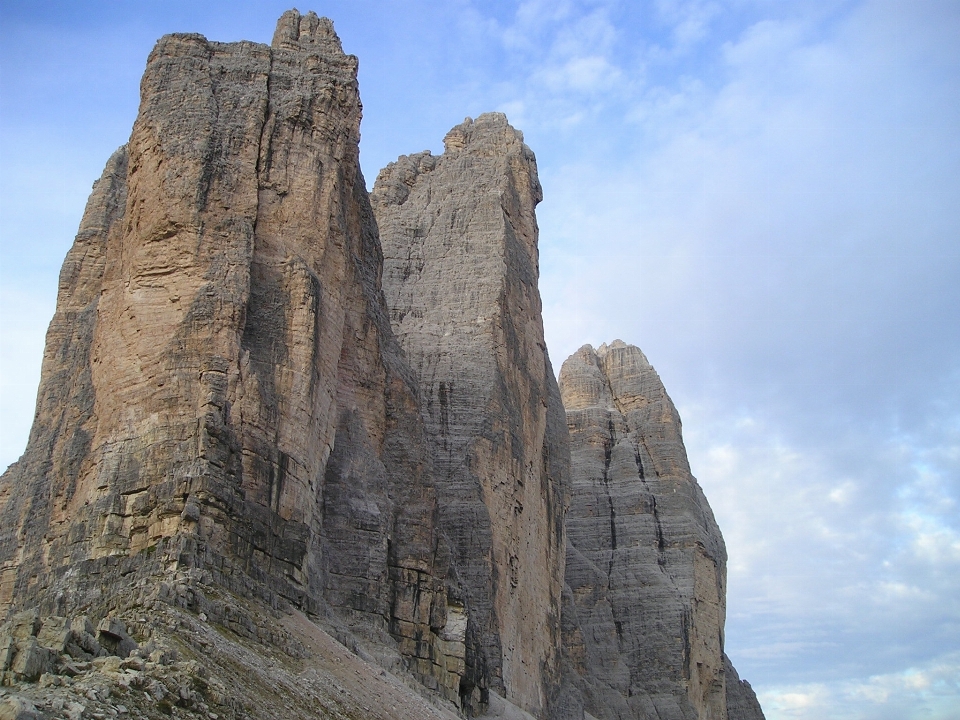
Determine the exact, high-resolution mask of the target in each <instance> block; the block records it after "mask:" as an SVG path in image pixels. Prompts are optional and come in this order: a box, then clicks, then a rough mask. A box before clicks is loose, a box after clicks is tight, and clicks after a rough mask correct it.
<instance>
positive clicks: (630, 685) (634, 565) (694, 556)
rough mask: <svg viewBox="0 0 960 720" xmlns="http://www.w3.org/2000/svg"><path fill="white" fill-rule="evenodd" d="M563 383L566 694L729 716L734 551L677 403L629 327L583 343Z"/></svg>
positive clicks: (694, 719) (615, 711)
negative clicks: (570, 689) (567, 442)
mask: <svg viewBox="0 0 960 720" xmlns="http://www.w3.org/2000/svg"><path fill="white" fill-rule="evenodd" d="M560 387H561V392H562V395H563V401H564V406H565V408H566V412H567V422H568V425H569V427H570V433H571V467H572V485H573V490H572V496H571V502H570V510H569V513H568V515H567V538H568V550H567V566H566V584H567V587H568V592H569V595H568V600H567V603H566V604H565V606H564V614H565V618H564V647H565V654H566V657H565V660H566V663H567V668H568V671H569V674H568V678H569V679H570V682H571V683H572V684H573V685H574V686H575V687H576V688H577V690H578V691H579V693H580V697H579V699H577V698H575V697H574V698H573V699H570V705H571V706H574V707H575V706H576V705H577V704H582V707H583V709H585V710H586V711H587V712H588V713H590V714H592V715H594V716H595V717H597V718H600V719H601V720H613V719H616V720H627V719H628V718H629V719H640V718H647V717H659V718H664V720H666V719H667V718H670V719H675V720H704V719H706V718H710V719H711V720H724V719H726V718H727V717H728V714H727V701H726V689H725V672H724V670H725V665H724V662H725V656H724V655H723V633H724V621H725V613H726V607H725V606H726V559H727V555H726V549H725V547H724V543H723V538H722V536H721V535H720V529H719V528H718V527H717V524H716V521H715V520H714V517H713V513H712V512H711V510H710V506H709V504H708V503H707V500H706V498H705V497H704V495H703V492H702V491H701V489H700V486H699V484H698V483H697V481H696V479H695V478H694V477H693V475H692V474H691V472H690V467H689V464H688V462H687V456H686V450H685V449H684V446H683V439H682V436H681V430H680V417H679V415H678V414H677V411H676V408H675V407H674V405H673V403H672V402H671V400H670V398H669V396H668V395H667V393H666V390H665V389H664V387H663V384H662V383H661V382H660V378H659V376H658V375H657V373H656V371H655V370H654V369H653V367H652V366H651V365H650V363H649V362H648V361H647V359H646V357H644V355H643V353H642V352H640V350H639V349H638V348H636V347H634V346H630V345H626V344H625V343H623V342H621V341H619V340H618V341H615V342H613V343H612V344H610V345H609V346H608V345H602V346H601V347H600V348H599V349H597V350H596V351H595V350H594V349H593V348H592V347H590V346H589V345H586V346H584V347H582V348H580V350H578V351H577V352H576V353H575V354H574V355H572V356H571V357H570V358H569V359H568V360H567V361H566V362H565V363H564V364H563V367H562V369H561V371H560ZM578 700H579V702H578ZM758 707H759V706H758ZM761 717H762V715H761ZM731 720H733V718H731ZM737 720H739V718H738V719H737Z"/></svg>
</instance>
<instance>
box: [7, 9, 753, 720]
mask: <svg viewBox="0 0 960 720" xmlns="http://www.w3.org/2000/svg"><path fill="white" fill-rule="evenodd" d="M360 116H361V105H360V100H359V95H358V89H357V60H356V58H354V57H352V56H349V55H346V54H344V52H343V50H342V48H341V45H340V41H339V39H338V38H337V36H336V34H335V33H334V31H333V26H332V23H331V22H330V21H329V20H326V19H322V18H318V17H317V16H316V15H314V14H313V13H308V14H306V15H301V14H300V13H299V12H297V11H295V10H291V11H289V12H287V13H285V14H284V15H283V17H281V18H280V21H279V23H278V25H277V29H276V33H275V35H274V38H273V42H272V44H271V45H270V46H267V45H261V44H256V43H249V42H239V43H217V42H211V41H208V40H207V39H206V38H204V37H202V36H200V35H193V34H177V35H169V36H166V37H164V38H162V39H161V40H160V41H159V42H158V43H157V45H156V47H155V48H154V50H153V52H152V53H151V54H150V57H149V59H148V61H147V67H146V71H145V73H144V77H143V81H142V85H141V105H140V110H139V114H138V116H137V119H136V122H135V124H134V127H133V131H132V133H131V136H130V139H129V142H128V143H127V144H126V145H125V146H124V147H122V148H121V149H120V150H118V151H117V152H116V153H115V154H114V155H113V157H111V158H110V160H109V161H108V163H107V166H106V168H105V170H104V172H103V175H102V177H101V178H100V180H99V181H98V182H97V183H96V184H95V186H94V190H93V193H92V194H91V197H90V200H89V202H88V204H87V208H86V211H85V214H84V217H83V220H82V222H81V225H80V230H79V233H78V234H77V237H76V240H75V242H74V244H73V247H72V248H71V249H70V251H69V253H68V255H67V258H66V260H65V262H64V265H63V270H62V273H61V276H60V287H59V294H58V299H57V309H56V314H55V315H54V318H53V320H52V322H51V324H50V328H49V331H48V334H47V344H46V348H45V353H44V360H43V368H42V377H41V383H40V390H39V393H38V398H37V410H36V416H35V421H34V425H33V429H32V431H31V435H30V440H29V443H28V446H27V448H26V450H25V452H24V454H23V456H22V457H21V459H20V460H19V462H17V463H15V464H14V465H12V466H11V467H10V468H9V469H8V470H7V472H5V473H4V474H3V476H2V477H0V623H2V624H0V716H3V717H6V716H7V715H11V714H12V716H13V717H17V718H24V719H25V718H36V717H47V716H51V715H56V716H58V717H59V716H63V715H67V716H69V717H80V716H81V715H82V716H84V717H86V716H87V715H92V716H94V717H99V716H101V715H102V716H108V715H109V716H115V715H117V714H119V713H121V711H120V709H119V708H120V706H121V705H122V706H123V707H124V708H125V710H123V711H122V712H123V713H128V712H129V714H130V715H131V716H132V715H136V716H138V717H149V718H164V717H170V716H171V715H176V716H177V717H204V718H207V717H221V718H230V720H240V719H241V718H250V717H255V718H259V719H262V720H280V719H281V718H283V719H284V720H285V719H286V718H302V719H303V720H307V719H308V718H315V717H323V718H326V717H335V718H346V717H351V718H355V717H364V718H382V719H383V720H387V719H388V718H391V719H392V718H448V719H452V718H456V717H463V716H464V715H466V716H480V717H500V718H523V719H526V720H530V718H536V720H583V718H591V717H593V718H602V719H604V720H606V719H608V718H647V717H650V718H653V717H656V718H659V719H660V720H667V719H675V720H687V719H688V718H691V719H692V718H697V720H722V719H723V718H728V719H729V720H756V719H757V718H762V712H761V711H760V708H759V705H758V704H757V702H756V698H755V696H754V695H753V692H752V690H751V689H750V686H749V684H747V683H745V682H741V681H740V680H739V678H738V677H737V675H736V671H735V670H734V669H733V667H732V665H731V664H730V663H729V660H727V659H726V657H725V656H724V655H723V619H724V612H725V609H724V603H725V598H724V595H725V561H726V557H725V551H724V546H723V541H722V539H721V537H720V534H719V530H718V529H717V527H716V523H715V522H714V520H713V516H712V514H711V513H710V509H709V506H708V505H707V503H706V500H705V498H704V497H703V494H702V493H701V491H700V488H699V486H698V485H697V483H696V481H695V480H694V479H693V477H692V475H691V474H690V469H689V467H688V465H687V460H686V455H685V452H684V448H683V443H682V439H681V437H680V421H679V417H678V416H677V413H676V410H675V409H674V407H673V405H672V403H671V402H670V400H669V398H668V397H667V395H666V393H665V391H664V389H663V386H662V385H661V384H660V381H659V378H658V377H657V375H656V373H655V372H654V371H653V369H652V368H651V367H650V366H649V364H648V363H647V362H646V359H645V358H644V357H643V355H642V354H641V353H640V352H639V350H637V349H636V348H632V347H629V346H626V345H624V344H623V343H619V342H616V343H614V344H613V345H611V346H609V347H607V346H603V347H601V348H600V349H599V350H598V351H594V350H592V349H591V348H589V346H587V347H584V348H583V349H581V350H580V351H579V352H578V353H577V354H576V355H575V356H574V357H572V358H571V359H570V360H568V361H567V362H566V363H565V364H564V367H563V370H562V372H561V385H560V386H558V384H557V381H556V379H555V377H554V374H553V370H552V367H551V364H550V360H549V357H548V354H547V350H546V345H545V343H544V336H543V323H542V319H541V304H540V295H539V290H538V287H537V283H538V275H539V267H538V248H537V242H538V228H537V221H536V214H535V208H536V206H537V203H538V202H539V201H540V199H541V187H540V183H539V181H538V178H537V166H536V160H535V158H534V155H533V153H532V152H531V150H530V149H529V148H528V147H527V146H526V145H525V144H524V142H523V138H522V135H521V133H520V132H519V131H517V130H515V129H514V128H512V127H511V126H510V125H509V124H508V123H507V120H506V118H505V117H504V116H503V115H500V114H488V115H482V116H480V117H479V118H478V119H477V120H476V121H472V120H469V119H468V120H467V121H465V122H464V123H463V124H461V125H458V126H457V127H455V128H453V129H452V130H451V131H450V132H449V133H448V134H447V136H446V138H445V151H444V153H443V154H442V155H440V156H438V157H435V156H433V155H431V154H430V153H429V152H424V153H419V154H416V155H410V156H402V157H400V159H399V160H398V161H397V162H396V163H391V164H390V165H389V166H388V167H387V168H385V169H384V170H383V171H382V172H381V173H380V176H379V177H378V179H377V183H376V186H375V188H374V192H373V194H372V197H371V196H368V194H367V190H366V186H365V183H364V179H363V177H362V175H361V172H360V167H359V162H358V157H359V146H358V143H359V127H360ZM561 387H562V397H561ZM564 403H565V404H566V406H567V407H566V412H565V411H564V407H563V404H564ZM568 429H569V430H568ZM571 436H572V441H573V445H572V455H571V445H570V439H571ZM571 458H572V471H571ZM568 506H569V514H568V512H567V510H568ZM337 641H339V642H340V643H341V644H338V643H337ZM345 646H346V647H345ZM348 649H349V650H348ZM10 686H14V687H15V688H16V693H14V694H13V695H8V690H7V688H8V687H10ZM84 713H86V714H84ZM585 713H586V714H585Z"/></svg>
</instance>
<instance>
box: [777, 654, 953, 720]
mask: <svg viewBox="0 0 960 720" xmlns="http://www.w3.org/2000/svg"><path fill="white" fill-rule="evenodd" d="M958 692H960V655H958V654H956V653H951V654H947V655H943V656H941V657H939V658H937V659H935V660H933V661H931V662H928V663H924V664H922V665H919V666H914V667H910V668H908V669H906V670H903V671H900V672H896V673H886V674H880V675H873V676H869V677H864V678H858V679H855V680H839V681H833V682H827V683H808V684H803V685H794V686H784V687H779V688H770V689H765V690H763V691H762V692H761V693H760V701H761V704H762V705H763V708H764V712H765V714H766V716H767V717H768V718H769V720H787V719H788V718H790V719H791V720H841V719H843V720H867V719H868V718H877V719H882V720H921V719H922V720H954V719H955V718H956V710H957V705H956V697H957V694H958ZM838 708H845V710H842V711H838Z"/></svg>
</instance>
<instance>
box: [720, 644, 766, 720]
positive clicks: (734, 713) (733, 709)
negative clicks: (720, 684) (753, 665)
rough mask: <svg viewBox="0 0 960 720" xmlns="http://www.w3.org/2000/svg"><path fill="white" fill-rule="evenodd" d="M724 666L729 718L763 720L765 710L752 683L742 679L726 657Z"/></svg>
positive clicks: (731, 719)
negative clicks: (751, 685)
mask: <svg viewBox="0 0 960 720" xmlns="http://www.w3.org/2000/svg"><path fill="white" fill-rule="evenodd" d="M723 666H724V672H725V675H726V681H727V717H728V718H730V720H763V709H762V708H761V707H760V701H759V700H757V694H756V693H755V692H754V691H753V688H752V687H750V683H748V682H747V681H746V680H741V679H740V675H739V674H738V673H737V671H736V669H735V668H734V667H733V663H732V662H730V658H728V657H727V656H726V655H724V656H723Z"/></svg>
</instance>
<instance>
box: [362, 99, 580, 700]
mask: <svg viewBox="0 0 960 720" xmlns="http://www.w3.org/2000/svg"><path fill="white" fill-rule="evenodd" d="M444 146H445V151H444V153H443V154H442V155H440V156H439V157H435V156H433V155H431V154H430V153H429V152H424V153H419V154H416V155H409V156H403V157H401V158H400V159H399V160H397V162H395V163H391V164H390V165H388V166H387V167H386V168H385V169H384V170H383V171H381V173H380V176H379V177H378V178H377V182H376V185H375V186H374V190H373V195H372V201H373V207H374V211H375V213H376V217H377V223H378V225H379V227H380V237H381V242H382V243H383V252H384V273H383V287H384V293H385V295H386V298H387V305H388V306H389V308H390V318H391V322H392V325H393V329H394V332H395V333H396V335H397V338H398V339H399V341H400V344H401V345H402V346H403V349H404V351H405V353H406V356H407V359H408V360H409V362H410V364H411V366H412V367H413V368H414V369H415V371H416V373H417V374H418V376H419V381H420V401H421V405H422V407H423V408H424V411H425V417H426V423H427V432H428V435H429V436H430V437H431V438H432V440H433V445H434V448H435V453H434V454H435V468H436V475H437V493H438V496H439V498H440V523H441V526H442V528H443V530H444V532H445V533H446V534H447V536H448V537H449V538H450V542H451V549H452V552H453V557H454V559H455V564H456V567H457V570H458V572H459V577H460V579H461V581H462V583H463V586H464V589H465V592H466V594H467V598H468V605H469V611H470V625H469V626H468V633H467V637H468V645H467V679H468V681H469V682H471V683H472V684H473V685H474V687H475V688H476V690H477V691H480V692H476V700H477V701H479V700H480V699H481V698H482V697H483V693H484V691H485V690H486V688H487V687H488V686H489V689H492V690H495V691H497V692H499V693H501V694H505V695H506V697H507V699H508V700H510V701H512V702H514V703H515V704H517V705H519V706H520V707H522V708H523V709H525V710H527V711H529V712H531V713H533V714H534V715H537V716H538V717H541V716H544V713H545V712H547V710H548V706H549V702H550V696H551V694H552V693H553V692H554V691H555V689H556V685H557V681H558V676H557V666H558V650H559V647H560V618H559V613H558V608H559V602H560V593H561V589H562V582H563V562H564V553H563V547H564V526H563V516H564V511H565V505H566V484H567V474H568V462H569V460H568V458H569V455H568V450H567V430H566V424H565V420H564V415H563V408H562V405H561V402H560V393H559V390H558V388H557V384H556V380H555V379H554V375H553V370H552V368H551V365H550V359H549V357H548V355H547V351H546V345H545V343H544V338H543V322H542V319H541V314H540V308H541V306H540V293H539V290H538V288H537V279H538V276H539V256H538V249H537V234H538V229H537V222H536V215H535V208H536V205H537V203H539V202H540V200H541V198H542V191H541V188H540V182H539V180H538V178H537V166H536V160H535V158H534V155H533V153H532V152H531V150H530V149H529V148H528V147H527V146H526V145H525V144H524V142H523V136H522V135H521V134H520V133H519V132H518V131H517V130H515V129H514V128H512V127H511V126H510V125H509V124H508V122H507V120H506V118H505V117H504V116H503V115H501V114H499V113H491V114H487V115H481V116H480V117H479V118H477V119H476V120H475V121H474V120H471V119H467V120H466V121H465V122H463V123H462V124H460V125H458V126H456V127H455V128H453V129H452V130H451V131H450V132H449V133H447V136H446V137H445V138H444Z"/></svg>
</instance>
